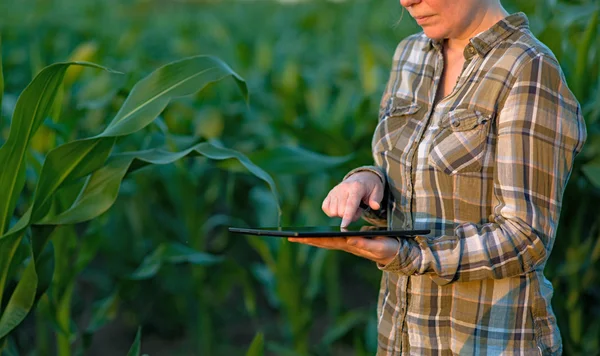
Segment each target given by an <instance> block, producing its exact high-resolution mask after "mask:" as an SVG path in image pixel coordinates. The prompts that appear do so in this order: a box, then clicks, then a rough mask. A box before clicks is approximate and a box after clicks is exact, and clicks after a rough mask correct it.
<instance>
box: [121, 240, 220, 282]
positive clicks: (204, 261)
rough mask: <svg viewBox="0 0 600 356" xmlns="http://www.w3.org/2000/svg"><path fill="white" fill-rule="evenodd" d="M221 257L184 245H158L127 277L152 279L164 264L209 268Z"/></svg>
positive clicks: (172, 243)
mask: <svg viewBox="0 0 600 356" xmlns="http://www.w3.org/2000/svg"><path fill="white" fill-rule="evenodd" d="M222 260H223V258H222V257H219V256H214V255H210V254H208V253H204V252H199V251H196V250H194V249H192V248H190V247H187V246H185V245H182V244H179V243H175V242H171V243H163V244H160V245H159V246H158V247H157V248H156V250H154V252H152V253H151V254H150V255H148V256H146V258H144V260H143V261H142V264H141V265H140V266H139V267H138V268H137V269H136V270H135V271H134V272H133V273H132V274H131V275H130V276H129V277H130V278H131V279H134V280H142V279H148V278H152V277H154V276H155V275H156V273H158V271H159V270H160V267H161V266H162V265H163V264H164V263H184V262H185V263H191V264H195V265H203V266H210V265H214V264H216V263H219V262H221V261H222Z"/></svg>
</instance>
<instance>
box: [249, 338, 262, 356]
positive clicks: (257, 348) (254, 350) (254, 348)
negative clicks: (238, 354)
mask: <svg viewBox="0 0 600 356" xmlns="http://www.w3.org/2000/svg"><path fill="white" fill-rule="evenodd" d="M264 354H265V336H264V334H263V333H257V334H256V336H254V339H252V343H251V344H250V347H249V348H248V352H246V356H263V355H264Z"/></svg>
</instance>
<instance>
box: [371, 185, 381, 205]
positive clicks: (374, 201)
mask: <svg viewBox="0 0 600 356" xmlns="http://www.w3.org/2000/svg"><path fill="white" fill-rule="evenodd" d="M382 199H383V187H382V184H380V183H377V184H375V187H373V190H371V194H369V206H370V207H371V209H373V210H379V208H381V200H382Z"/></svg>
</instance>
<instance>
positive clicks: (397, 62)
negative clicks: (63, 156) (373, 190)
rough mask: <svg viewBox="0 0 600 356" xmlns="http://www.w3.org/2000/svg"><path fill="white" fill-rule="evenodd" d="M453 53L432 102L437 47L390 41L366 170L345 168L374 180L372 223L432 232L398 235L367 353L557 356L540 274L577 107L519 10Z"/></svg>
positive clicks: (572, 147)
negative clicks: (382, 194)
mask: <svg viewBox="0 0 600 356" xmlns="http://www.w3.org/2000/svg"><path fill="white" fill-rule="evenodd" d="M464 56H465V59H466V62H465V65H464V67H463V71H462V73H461V75H460V77H459V79H458V82H457V84H456V87H455V88H454V90H453V92H452V93H451V94H450V95H449V96H447V97H446V98H444V99H442V100H441V101H440V102H439V103H438V104H437V105H435V106H433V105H432V103H433V102H434V98H435V96H436V91H437V90H439V89H438V85H439V83H440V78H441V75H442V70H443V58H442V52H441V44H440V43H439V42H435V41H433V40H430V39H428V38H427V37H425V35H424V34H422V33H421V34H416V35H413V36H410V37H408V38H407V39H405V40H403V41H402V42H401V43H400V44H399V45H398V47H397V49H396V52H395V55H394V60H393V66H392V71H391V76H390V79H389V82H388V86H387V88H386V92H385V93H384V95H383V100H382V104H381V111H380V116H379V124H378V126H377V128H376V130H375V134H374V137H373V144H372V148H373V155H374V158H375V162H376V164H377V165H376V166H371V167H360V168H358V169H356V170H354V171H353V172H355V171H360V170H365V169H368V170H373V171H374V172H376V173H378V174H379V175H380V177H381V178H382V179H384V181H385V182H386V189H387V191H388V193H387V194H386V199H387V203H384V204H382V206H386V207H387V209H385V210H386V216H383V217H382V216H380V218H383V219H384V221H383V223H387V224H388V225H389V226H391V227H394V228H399V229H431V230H432V233H431V234H430V235H429V236H419V237H416V238H414V239H399V241H400V245H401V246H400V248H399V251H398V254H397V257H396V258H395V260H394V261H393V262H391V263H390V264H389V265H386V266H381V265H380V266H379V268H380V269H382V270H383V271H384V272H383V277H382V281H381V290H380V295H379V304H378V341H379V342H378V353H377V354H378V355H400V354H403V355H404V354H415V355H438V354H439V355H447V354H448V355H449V354H466V355H473V354H474V355H479V354H482V355H499V354H503V355H508V354H519V355H532V354H544V355H546V354H560V353H561V351H562V343H561V338H560V333H559V331H558V327H557V323H556V319H555V316H554V313H553V312H552V308H551V305H550V299H551V297H552V292H553V290H552V285H551V283H550V282H549V281H548V280H547V279H546V278H545V277H544V274H543V270H544V265H545V263H546V260H547V258H548V255H549V254H550V251H551V249H552V245H553V242H554V237H555V234H556V227H557V223H558V218H559V213H560V208H561V200H562V195H563V191H564V188H565V185H566V183H567V180H568V178H569V175H570V172H571V169H572V166H573V159H574V157H575V155H576V154H577V153H578V152H580V151H581V148H582V145H583V143H584V141H585V138H586V130H585V124H584V121H583V118H582V116H581V109H580V107H579V104H578V102H577V100H576V99H575V97H574V96H573V94H572V93H571V91H570V90H569V88H568V87H567V85H566V83H565V78H564V76H563V74H562V72H561V69H560V66H559V64H558V62H557V60H556V59H555V57H554V56H553V54H552V53H551V51H550V50H549V49H548V48H547V47H546V46H544V45H543V44H542V43H540V42H539V41H538V40H537V39H536V38H535V37H534V36H533V35H532V34H531V32H530V30H529V26H528V21H527V18H526V17H525V15H524V14H522V13H518V14H514V15H511V16H509V17H507V18H505V19H504V20H503V21H500V22H499V23H497V24H496V25H494V26H493V27H492V28H490V29H489V30H487V31H485V32H483V33H481V34H479V35H477V36H476V37H474V38H472V39H471V41H470V44H469V45H468V46H467V47H466V48H465V50H464ZM351 173H352V172H351ZM351 173H350V174H351ZM374 214H375V212H372V211H367V212H366V214H365V215H366V216H365V217H366V218H367V219H370V220H371V221H373V219H376V218H377V216H375V215H376V214H375V215H374Z"/></svg>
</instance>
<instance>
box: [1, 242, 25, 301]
mask: <svg viewBox="0 0 600 356" xmlns="http://www.w3.org/2000/svg"><path fill="white" fill-rule="evenodd" d="M22 238H23V234H13V235H11V236H10V237H8V238H5V239H0V303H1V302H2V296H3V294H4V284H5V283H6V278H7V277H8V272H9V270H10V264H11V262H12V259H13V256H14V255H15V253H16V252H17V248H18V247H19V244H20V243H21V239H22Z"/></svg>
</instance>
